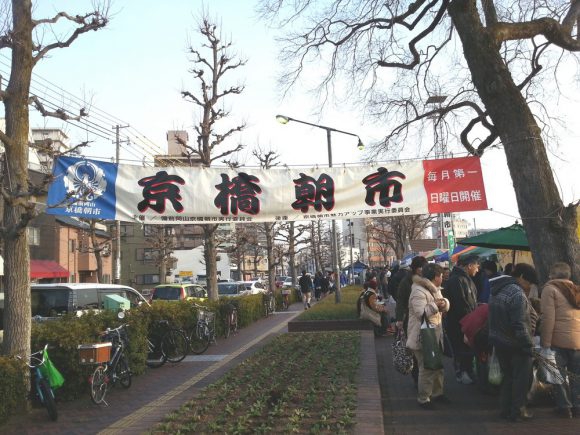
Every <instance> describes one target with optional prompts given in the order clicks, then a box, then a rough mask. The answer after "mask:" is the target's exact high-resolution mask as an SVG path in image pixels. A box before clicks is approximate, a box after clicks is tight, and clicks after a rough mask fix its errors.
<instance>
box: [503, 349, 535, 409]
mask: <svg viewBox="0 0 580 435" xmlns="http://www.w3.org/2000/svg"><path fill="white" fill-rule="evenodd" d="M495 352H496V356H497V359H498V361H499V365H500V367H501V371H502V374H503V381H502V383H501V387H500V394H499V406H500V408H501V412H502V414H504V415H511V416H512V417H517V416H518V415H519V414H520V410H521V408H523V407H524V406H526V398H527V395H528V390H529V387H530V376H531V374H532V362H533V358H532V356H531V355H528V354H525V353H523V352H521V351H519V350H517V349H506V348H500V347H496V348H495Z"/></svg>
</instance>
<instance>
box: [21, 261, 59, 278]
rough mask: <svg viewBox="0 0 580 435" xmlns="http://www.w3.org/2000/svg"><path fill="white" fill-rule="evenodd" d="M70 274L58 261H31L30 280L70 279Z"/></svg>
mask: <svg viewBox="0 0 580 435" xmlns="http://www.w3.org/2000/svg"><path fill="white" fill-rule="evenodd" d="M68 276H69V273H68V270H66V269H65V268H64V267H62V266H61V265H60V264H58V263H57V262H56V261H51V260H30V278H68Z"/></svg>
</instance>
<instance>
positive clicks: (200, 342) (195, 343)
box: [189, 324, 210, 355]
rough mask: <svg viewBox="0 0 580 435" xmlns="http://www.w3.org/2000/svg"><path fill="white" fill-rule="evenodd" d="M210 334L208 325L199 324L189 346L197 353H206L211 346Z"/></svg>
mask: <svg viewBox="0 0 580 435" xmlns="http://www.w3.org/2000/svg"><path fill="white" fill-rule="evenodd" d="M209 341H210V334H209V328H208V327H207V325H205V324H203V325H197V327H196V328H195V329H194V330H193V332H192V333H191V337H190V338H189V347H190V349H191V351H192V352H193V353H195V354H196V355H199V354H202V353H204V352H205V351H206V350H207V348H208V347H209Z"/></svg>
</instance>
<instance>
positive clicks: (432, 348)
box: [421, 314, 443, 370]
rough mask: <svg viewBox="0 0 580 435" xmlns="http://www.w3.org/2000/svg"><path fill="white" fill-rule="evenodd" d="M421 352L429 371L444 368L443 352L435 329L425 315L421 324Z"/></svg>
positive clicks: (424, 364)
mask: <svg viewBox="0 0 580 435" xmlns="http://www.w3.org/2000/svg"><path fill="white" fill-rule="evenodd" d="M421 352H422V353H423V366H424V367H425V368H426V369H429V370H440V369H442V368H443V359H442V357H441V356H442V354H443V351H442V349H441V346H440V345H439V340H437V333H436V332H435V328H434V327H433V326H431V325H430V324H429V322H428V321H427V318H426V316H425V314H423V322H422V323H421Z"/></svg>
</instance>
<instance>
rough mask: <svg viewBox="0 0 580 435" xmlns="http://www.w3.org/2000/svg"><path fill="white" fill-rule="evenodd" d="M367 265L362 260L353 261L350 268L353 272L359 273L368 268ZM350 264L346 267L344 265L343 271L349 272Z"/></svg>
mask: <svg viewBox="0 0 580 435" xmlns="http://www.w3.org/2000/svg"><path fill="white" fill-rule="evenodd" d="M368 268H369V267H368V266H367V265H366V264H364V263H363V262H362V261H355V262H354V263H353V265H352V269H353V272H354V273H361V272H362V271H363V270H365V269H368ZM350 269H351V267H350V265H348V266H347V267H345V268H344V269H343V270H344V271H345V272H350Z"/></svg>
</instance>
